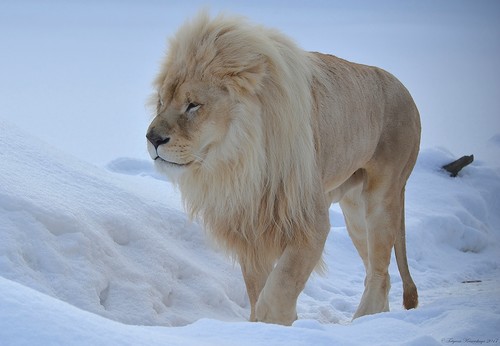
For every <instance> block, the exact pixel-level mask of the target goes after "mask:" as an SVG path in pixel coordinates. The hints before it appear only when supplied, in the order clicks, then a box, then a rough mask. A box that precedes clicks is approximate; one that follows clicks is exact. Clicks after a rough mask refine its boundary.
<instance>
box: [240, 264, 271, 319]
mask: <svg viewBox="0 0 500 346" xmlns="http://www.w3.org/2000/svg"><path fill="white" fill-rule="evenodd" d="M240 265H241V272H242V273H243V279H244V280H245V285H246V288H247V294H248V299H249V300H250V310H251V312H250V322H256V321H257V318H256V316H255V306H256V304H257V299H258V298H259V294H260V292H261V291H262V288H263V287H264V285H265V284H266V280H267V278H268V276H269V273H270V272H271V270H272V267H273V264H272V262H269V263H268V264H264V265H259V266H256V265H254V264H250V263H247V261H245V260H240Z"/></svg>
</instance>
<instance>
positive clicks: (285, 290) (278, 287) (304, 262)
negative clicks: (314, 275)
mask: <svg viewBox="0 0 500 346" xmlns="http://www.w3.org/2000/svg"><path fill="white" fill-rule="evenodd" d="M315 231H316V232H318V233H317V234H316V237H312V238H315V239H312V240H310V241H309V243H308V244H289V245H288V246H287V247H286V248H285V251H284V252H283V254H282V256H281V257H280V258H279V260H278V263H277V264H276V266H275V267H274V269H273V271H272V272H271V274H270V275H269V277H268V279H267V281H266V284H265V285H264V288H263V289H262V292H261V293H260V296H259V299H258V300H257V305H256V311H255V312H256V320H257V321H261V322H267V323H276V324H283V325H291V324H292V323H293V321H295V320H296V319H297V310H296V304H297V298H298V296H299V294H300V292H302V290H303V289H304V286H305V284H306V282H307V279H308V278H309V276H310V275H311V272H312V271H313V270H314V268H315V266H316V265H317V263H318V261H319V260H320V258H321V255H322V253H323V248H324V245H325V241H326V236H327V234H328V231H329V222H328V220H326V223H325V222H322V225H321V226H320V227H316V230H315Z"/></svg>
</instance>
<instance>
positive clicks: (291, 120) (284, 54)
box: [156, 13, 319, 266]
mask: <svg viewBox="0 0 500 346" xmlns="http://www.w3.org/2000/svg"><path fill="white" fill-rule="evenodd" d="M169 52H171V53H169V55H168V57H167V60H166V62H165V65H164V66H163V68H162V71H163V73H162V74H160V75H159V77H158V78H157V80H156V86H157V87H158V88H159V87H160V86H161V85H163V83H164V82H165V80H168V81H172V82H171V83H170V85H169V86H168V88H171V89H172V90H175V88H176V86H177V85H178V84H181V83H182V82H183V81H185V80H188V79H192V80H203V81H208V82H210V83H214V84H216V85H219V86H222V87H223V88H225V89H226V90H228V91H229V92H230V94H231V96H232V97H234V101H235V105H236V106H235V107H234V109H232V111H233V114H234V116H233V121H232V122H231V124H230V125H229V126H230V129H229V131H228V134H227V138H225V141H226V143H230V144H231V145H229V144H228V145H225V146H224V147H223V148H221V149H218V150H216V151H215V152H214V153H213V154H212V155H211V156H210V157H209V159H207V160H206V162H205V163H204V165H203V166H202V167H200V168H199V169H196V170H193V171H191V172H189V173H186V174H183V175H182V176H181V177H180V178H179V179H178V184H179V186H180V189H181V192H182V195H183V198H184V201H185V205H186V207H187V210H188V211H189V212H190V214H191V215H192V216H193V217H201V219H202V220H203V222H204V224H205V226H206V228H207V229H209V230H210V233H211V234H212V235H213V236H214V237H215V240H216V241H217V242H218V243H219V244H220V245H222V246H223V247H224V248H225V249H227V250H229V252H230V253H231V254H232V255H235V256H236V257H237V259H238V260H240V261H241V260H245V261H246V262H247V263H246V264H247V265H252V266H259V265H260V263H261V259H260V258H259V256H270V257H271V258H272V260H275V259H276V258H278V257H279V256H280V255H281V253H282V251H283V249H284V247H285V245H286V244H288V243H290V241H293V242H295V243H297V244H300V243H301V242H307V241H308V238H309V237H311V236H314V234H315V232H314V231H312V230H309V229H308V227H310V226H309V225H311V224H313V223H312V222H311V218H314V214H315V213H314V208H315V207H316V202H315V198H318V197H317V196H315V192H316V191H317V188H318V187H316V186H314V185H315V182H317V181H319V180H318V177H317V173H316V172H317V169H316V154H315V142H314V138H313V129H312V124H311V118H310V115H311V114H313V112H312V107H313V99H312V94H311V83H312V79H313V74H312V71H311V68H310V67H309V66H308V62H309V61H308V53H305V52H304V51H302V50H301V49H299V48H298V47H297V46H296V45H295V44H294V43H293V42H291V41H290V40H288V39H287V38H285V37H283V36H282V35H281V34H279V33H278V32H276V31H274V30H270V29H266V28H263V27H259V26H252V25H250V24H248V23H247V22H246V21H245V20H244V19H242V18H226V17H224V16H218V17H217V18H215V19H210V18H209V15H208V14H207V13H202V14H200V15H198V16H197V17H196V18H195V19H194V20H193V21H191V22H188V23H186V24H185V25H184V26H182V27H181V28H180V29H179V31H178V32H177V34H176V35H175V36H174V37H173V38H172V39H171V41H170V50H169ZM316 195H317V193H316ZM256 251H258V252H256ZM264 262H267V263H268V261H267V260H266V261H264Z"/></svg>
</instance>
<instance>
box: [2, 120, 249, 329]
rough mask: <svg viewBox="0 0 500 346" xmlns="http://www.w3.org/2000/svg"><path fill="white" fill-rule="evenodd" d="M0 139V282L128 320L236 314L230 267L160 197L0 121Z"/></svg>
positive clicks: (241, 312) (236, 281) (241, 305)
mask: <svg viewBox="0 0 500 346" xmlns="http://www.w3.org/2000/svg"><path fill="white" fill-rule="evenodd" d="M0 133H2V136H1V137H0V148H1V149H0V152H1V161H2V165H1V167H0V231H1V234H2V238H3V239H2V241H1V242H0V274H1V275H2V276H3V277H5V278H7V279H11V280H15V281H17V282H19V283H22V284H24V285H26V286H29V287H31V288H34V289H36V290H38V291H40V292H43V293H45V294H48V295H50V296H52V297H56V298H58V299H61V300H63V301H65V302H68V303H70V304H73V305H75V306H77V307H79V308H81V309H84V310H87V311H90V312H93V313H96V314H99V315H101V316H104V317H107V318H111V319H114V320H116V321H120V322H124V323H129V324H141V325H173V326H177V325H184V324H187V323H190V322H192V321H194V320H197V319H199V318H201V317H212V318H218V319H222V320H242V319H243V318H244V316H245V314H246V312H245V305H246V301H245V289H244V285H243V283H242V282H241V280H240V278H239V277H238V275H237V270H236V269H234V268H232V267H231V266H228V265H227V262H226V260H225V259H224V258H222V257H221V256H219V255H218V254H217V253H215V252H214V251H213V250H212V249H210V248H209V247H207V245H206V243H205V240H204V235H203V232H202V231H201V229H200V227H198V226H197V225H196V224H194V223H191V222H189V221H188V220H187V219H186V216H185V215H184V213H182V212H181V211H179V210H178V209H179V207H177V208H176V209H175V207H172V208H171V207H169V205H168V203H169V200H168V194H167V193H165V194H164V195H165V201H164V202H163V203H160V202H157V201H151V200H148V199H145V198H141V197H140V196H138V195H137V194H135V193H133V192H131V191H127V188H124V187H123V186H130V185H131V184H130V181H128V180H125V179H121V178H122V177H121V176H119V175H113V174H110V173H108V172H106V171H104V170H102V169H99V168H96V167H94V166H91V165H87V164H84V163H82V162H78V161H76V160H74V159H72V158H71V157H67V156H64V155H63V154H61V153H58V152H56V151H55V150H54V149H52V148H49V147H47V146H46V145H44V144H43V143H41V142H39V141H37V140H36V139H34V138H27V137H26V135H25V134H22V133H20V132H19V131H17V130H16V129H14V128H13V127H7V126H6V125H5V124H2V123H0ZM120 184H121V185H122V186H120ZM141 188H142V189H145V190H147V189H151V188H154V186H151V185H147V184H145V185H142V186H141ZM155 192H157V193H158V194H159V195H162V193H161V192H159V191H155ZM146 193H147V191H144V192H143V194H146Z"/></svg>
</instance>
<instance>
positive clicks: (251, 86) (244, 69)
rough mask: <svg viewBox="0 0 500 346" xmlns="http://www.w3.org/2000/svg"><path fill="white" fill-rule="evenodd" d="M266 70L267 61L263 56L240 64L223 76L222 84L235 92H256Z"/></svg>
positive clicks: (259, 87) (260, 85)
mask: <svg viewBox="0 0 500 346" xmlns="http://www.w3.org/2000/svg"><path fill="white" fill-rule="evenodd" d="M266 72H267V62H266V59H265V58H264V57H263V56H259V57H257V58H256V59H252V61H250V62H249V63H248V64H242V65H241V66H239V67H238V70H233V71H230V72H229V73H227V74H226V75H225V76H224V84H225V85H226V86H227V87H228V89H230V91H233V92H235V93H241V92H244V93H249V94H253V95H255V94H257V93H258V92H259V90H260V89H261V87H262V84H263V82H264V78H265V76H266Z"/></svg>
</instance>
